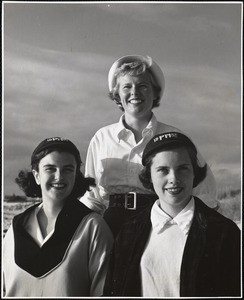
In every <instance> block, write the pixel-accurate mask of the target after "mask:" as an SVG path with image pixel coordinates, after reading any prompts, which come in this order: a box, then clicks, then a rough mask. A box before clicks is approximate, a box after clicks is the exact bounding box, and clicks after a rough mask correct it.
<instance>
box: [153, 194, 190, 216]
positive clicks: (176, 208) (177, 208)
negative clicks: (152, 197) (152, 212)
mask: <svg viewBox="0 0 244 300" xmlns="http://www.w3.org/2000/svg"><path fill="white" fill-rule="evenodd" d="M190 200H191V197H190V198H189V199H188V200H187V201H186V202H185V203H182V204H181V205H168V204H167V203H165V202H163V201H160V200H159V201H160V208H161V209H162V210H163V211H164V212H165V213H166V214H167V215H169V216H170V217H171V218H172V219H174V218H175V217H176V216H177V215H178V214H179V213H180V212H181V211H182V210H183V209H184V208H185V207H186V205H187V204H188V203H189V202H190Z"/></svg>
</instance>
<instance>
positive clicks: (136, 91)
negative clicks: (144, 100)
mask: <svg viewBox="0 0 244 300" xmlns="http://www.w3.org/2000/svg"><path fill="white" fill-rule="evenodd" d="M138 93H139V88H138V87H137V86H136V85H133V86H132V87H131V95H132V96H136V95H138Z"/></svg>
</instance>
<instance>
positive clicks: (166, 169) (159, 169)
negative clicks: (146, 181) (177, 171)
mask: <svg viewBox="0 0 244 300" xmlns="http://www.w3.org/2000/svg"><path fill="white" fill-rule="evenodd" d="M157 172H158V173H160V174H162V175H167V174H168V173H169V169H168V168H166V167H161V168H158V169H157Z"/></svg>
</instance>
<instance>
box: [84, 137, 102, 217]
mask: <svg viewBox="0 0 244 300" xmlns="http://www.w3.org/2000/svg"><path fill="white" fill-rule="evenodd" d="M98 159H99V145H98V141H97V138H96V136H94V137H93V138H92V140H91V142H90V144H89V147H88V150H87V156H86V167H85V176H89V177H93V178H95V181H96V187H91V191H87V192H86V193H85V194H84V196H82V197H81V198H80V201H81V202H82V203H83V204H85V205H86V206H87V207H89V208H90V209H92V210H94V211H95V212H97V213H100V214H102V213H103V212H104V210H105V209H106V204H105V203H104V201H103V199H102V197H101V196H100V191H99V185H98V176H97V170H98V166H97V160H98Z"/></svg>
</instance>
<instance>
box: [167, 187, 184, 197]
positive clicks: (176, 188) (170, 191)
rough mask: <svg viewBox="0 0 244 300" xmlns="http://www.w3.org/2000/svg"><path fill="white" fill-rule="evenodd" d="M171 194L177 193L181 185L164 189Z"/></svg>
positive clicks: (180, 189)
mask: <svg viewBox="0 0 244 300" xmlns="http://www.w3.org/2000/svg"><path fill="white" fill-rule="evenodd" d="M165 190H166V191H167V192H168V193H169V194H171V195H178V194H180V193H181V192H182V191H183V188H182V187H172V188H167V189H165Z"/></svg>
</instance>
